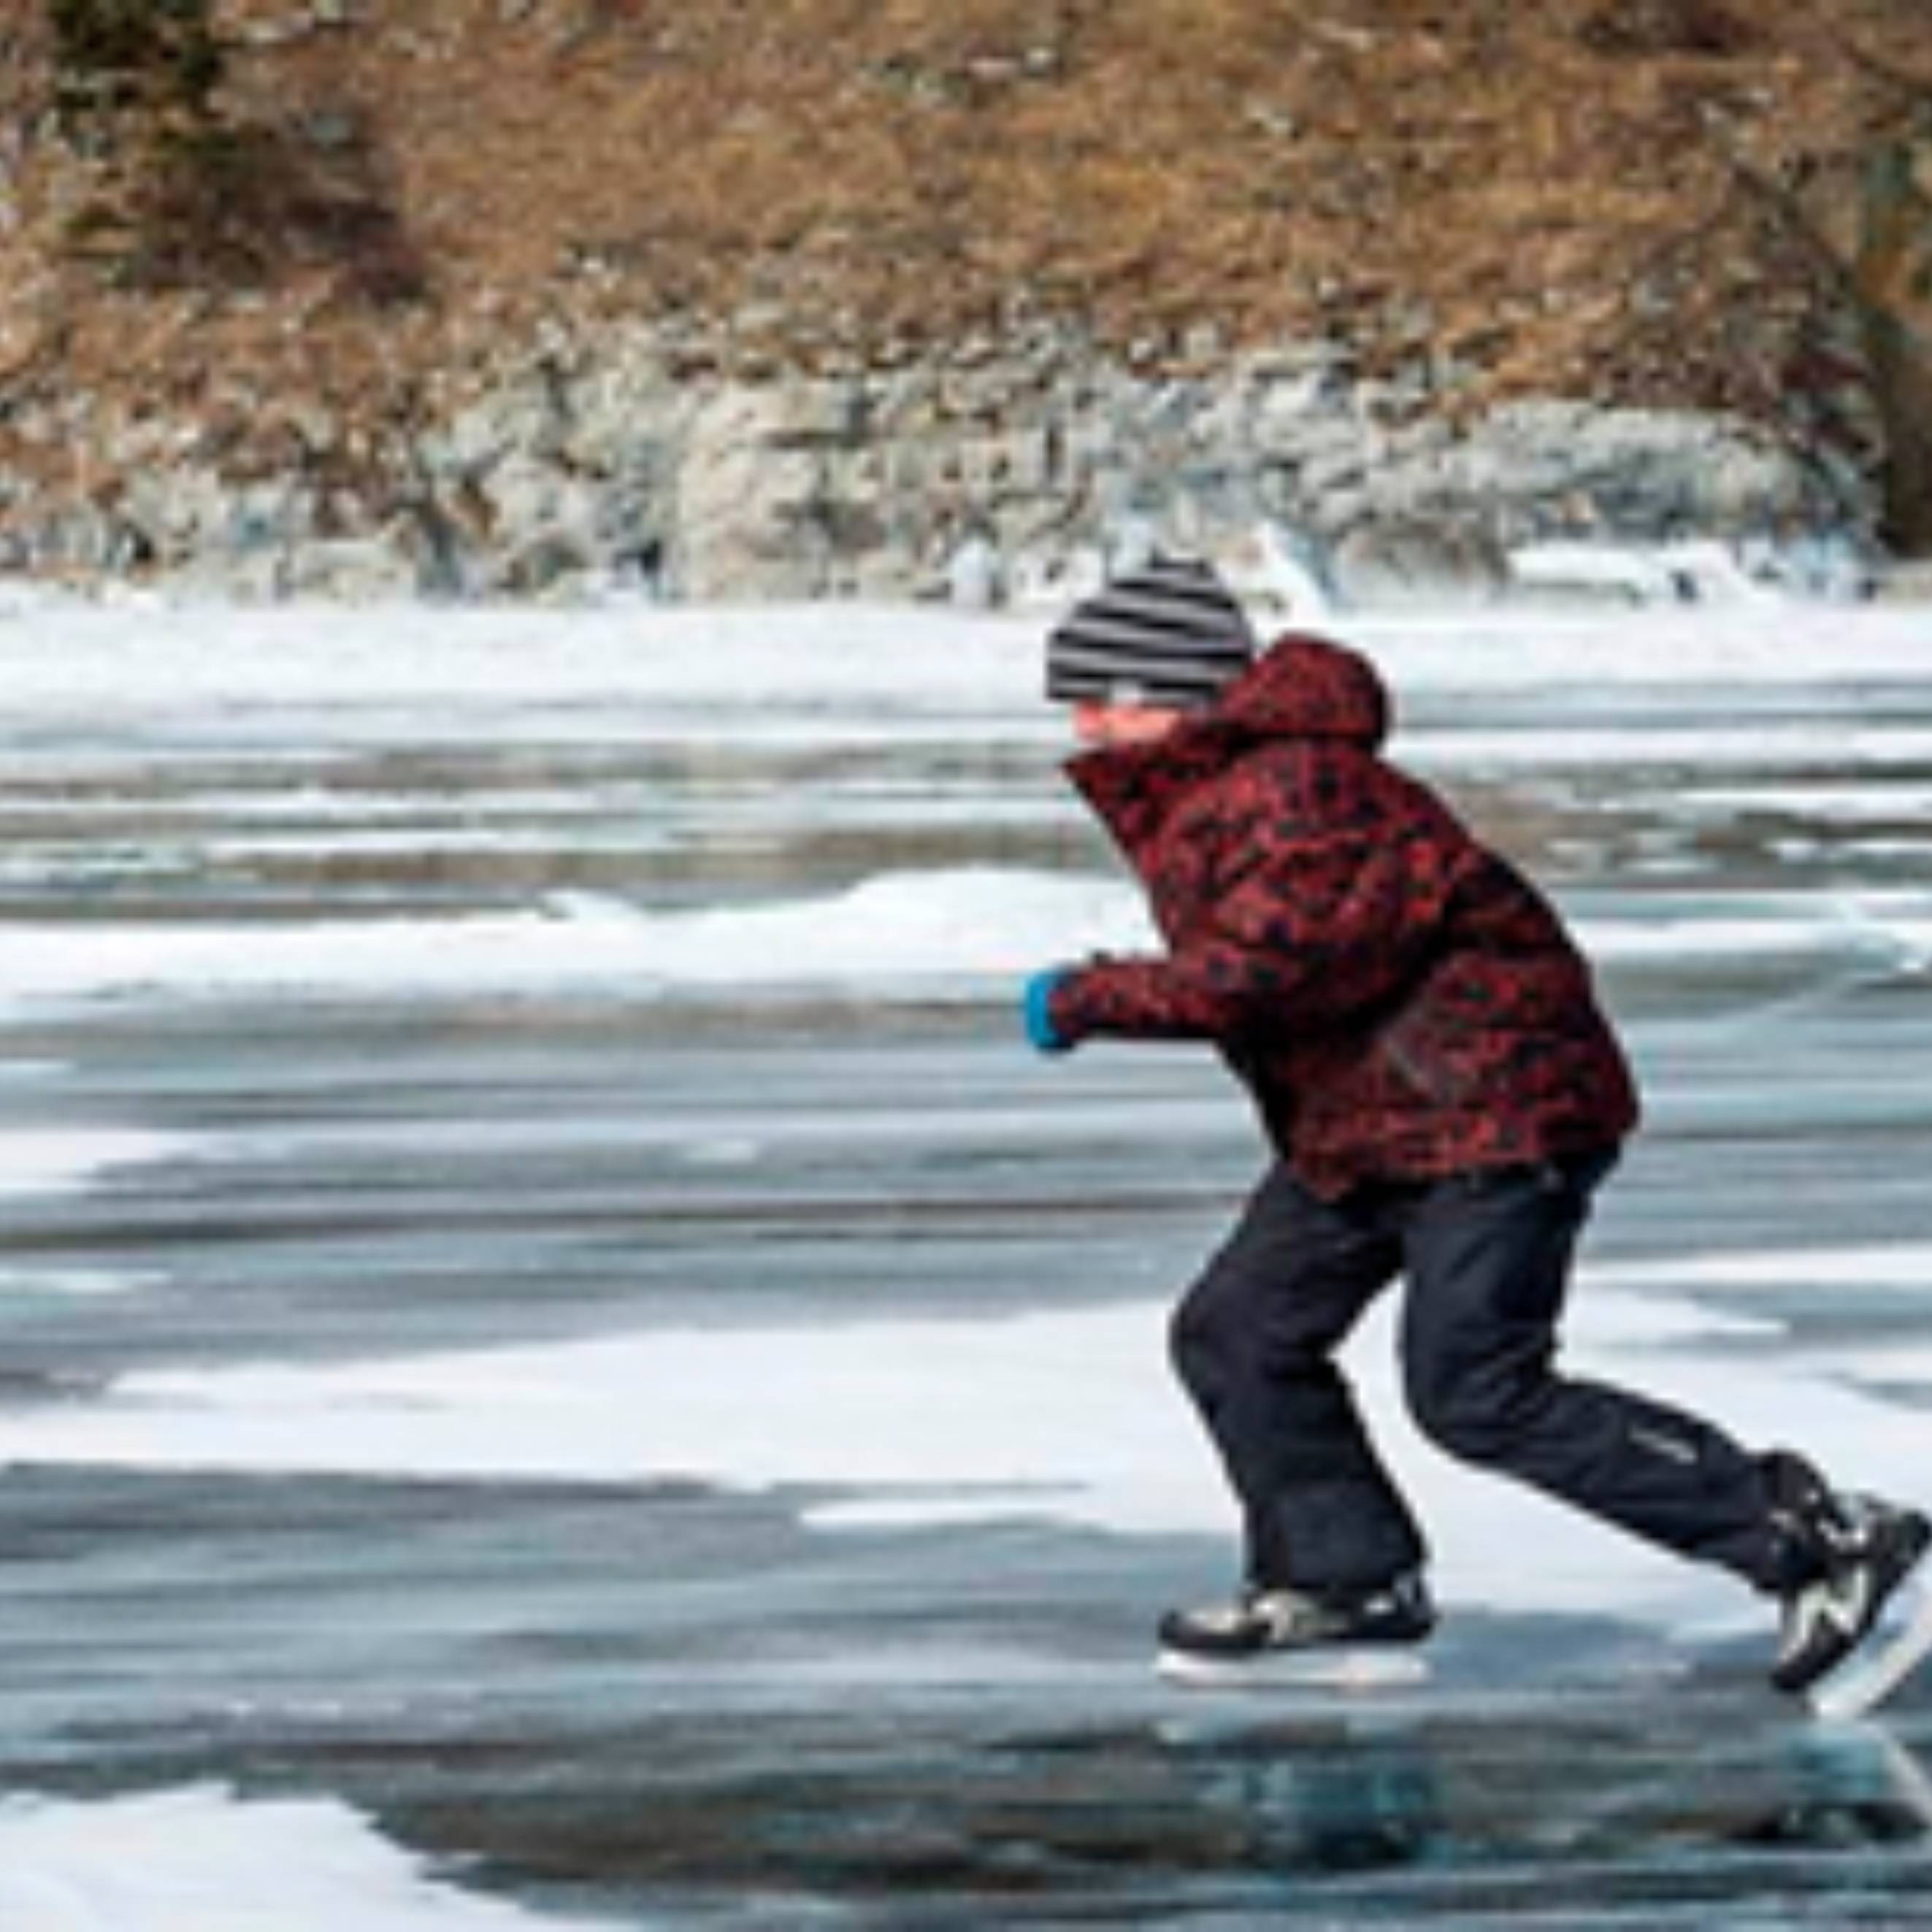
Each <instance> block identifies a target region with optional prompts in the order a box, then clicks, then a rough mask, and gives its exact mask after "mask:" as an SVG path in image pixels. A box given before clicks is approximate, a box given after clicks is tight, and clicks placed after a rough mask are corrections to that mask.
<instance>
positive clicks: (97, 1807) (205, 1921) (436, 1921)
mask: <svg viewBox="0 0 1932 1932" xmlns="http://www.w3.org/2000/svg"><path fill="white" fill-rule="evenodd" d="M631 1922H633V1923H634V1922H635V1921H631ZM565 1923H566V1921H562V1920H559V1919H554V1918H539V1917H538V1916H536V1915H534V1914H532V1913H531V1912H526V1911H524V1910H522V1909H520V1908H519V1907H517V1906H514V1905H511V1904H508V1903H503V1902H501V1901H499V1900H493V1899H489V1898H485V1897H480V1896H474V1895H471V1894H466V1893H463V1892H462V1891H458V1890H456V1889H455V1888H452V1887H451V1886H449V1885H444V1884H443V1883H440V1882H438V1881H437V1879H435V1878H434V1876H432V1875H431V1871H430V1870H429V1868H428V1866H427V1865H426V1864H425V1861H423V1860H422V1859H419V1858H415V1857H413V1856H411V1855H410V1854H409V1853H407V1852H404V1851H403V1850H402V1849H400V1848H399V1847H398V1846H395V1845H393V1844H392V1843H389V1842H388V1841H386V1840H385V1839H384V1838H382V1837H381V1836H380V1834H379V1833H377V1832H376V1831H375V1829H374V1828H373V1827H372V1826H370V1825H369V1824H368V1823H367V1822H366V1821H365V1820H364V1819H362V1817H359V1815H358V1814H356V1813H355V1812H354V1811H351V1810H350V1809H349V1808H348V1807H347V1806H346V1805H341V1804H338V1803H336V1802H332V1801H330V1800H326V1799H314V1800H302V1799H277V1800H273V1801H261V1802H245V1801H243V1800H242V1799H239V1798H237V1797H236V1796H235V1795H234V1794H233V1793H230V1792H229V1791H226V1790H223V1789H221V1788H220V1787H214V1786H206V1787H202V1786H196V1787H189V1788H187V1789H184V1790H172V1791H163V1792H158V1793H153V1794H151V1795H148V1796H140V1797H132V1798H117V1799H105V1800H101V1801H98V1802H70V1801H64V1800H59V1799H51V1798H41V1797H16V1798H11V1799H5V1800H4V1801H0V1926H5V1927H8V1928H9V1932H269V1928H271V1927H272V1928H273V1932H513V1928H531V1927H542V1926H544V1925H551V1926H556V1927H559V1928H561V1927H562V1926H563V1925H564V1924H565ZM568 1923H570V1924H576V1925H577V1926H580V1927H588V1926H589V1924H590V1923H591V1921H589V1920H585V1919H577V1920H573V1921H568Z"/></svg>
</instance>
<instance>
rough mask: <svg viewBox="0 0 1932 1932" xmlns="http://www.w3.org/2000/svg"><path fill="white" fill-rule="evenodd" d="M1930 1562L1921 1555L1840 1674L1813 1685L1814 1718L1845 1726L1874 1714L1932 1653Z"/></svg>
mask: <svg viewBox="0 0 1932 1932" xmlns="http://www.w3.org/2000/svg"><path fill="white" fill-rule="evenodd" d="M1928 1571H1932V1558H1928V1557H1921V1558H1920V1559H1919V1560H1918V1563H1917V1565H1915V1567H1914V1568H1912V1569H1911V1570H1910V1571H1907V1572H1906V1577H1905V1580H1904V1581H1903V1583H1900V1585H1899V1586H1898V1587H1897V1589H1895V1590H1894V1592H1892V1594H1891V1598H1890V1599H1889V1600H1888V1601H1887V1603H1886V1604H1885V1608H1884V1610H1882V1612H1880V1613H1879V1620H1878V1622H1877V1623H1876V1625H1874V1626H1873V1629H1872V1631H1871V1633H1870V1635H1869V1636H1867V1637H1866V1639H1865V1640H1864V1643H1861V1644H1860V1645H1859V1646H1858V1649H1856V1650H1855V1651H1854V1652H1852V1655H1850V1656H1849V1657H1848V1658H1846V1660H1845V1661H1844V1662H1843V1664H1840V1665H1839V1666H1838V1669H1837V1670H1834V1671H1833V1672H1832V1673H1831V1674H1830V1675H1829V1676H1827V1677H1826V1678H1824V1679H1822V1680H1821V1681H1820V1682H1818V1683H1817V1684H1815V1685H1813V1687H1812V1688H1811V1692H1810V1694H1809V1701H1810V1703H1811V1712H1812V1715H1814V1717H1817V1718H1824V1719H1826V1721H1829V1722H1832V1723H1840V1724H1841V1723H1844V1722H1846V1721H1849V1720H1852V1719H1854V1718H1862V1717H1864V1716H1865V1715H1867V1713H1868V1712H1872V1711H1874V1710H1876V1709H1877V1708H1878V1706H1879V1705H1880V1704H1882V1703H1884V1701H1885V1699H1886V1698H1888V1697H1890V1696H1891V1694H1892V1692H1893V1691H1895V1690H1896V1689H1897V1688H1898V1686H1899V1685H1900V1684H1902V1683H1903V1682H1904V1681H1905V1679H1906V1678H1907V1677H1908V1676H1910V1675H1911V1673H1912V1671H1913V1670H1914V1669H1915V1668H1916V1667H1917V1666H1918V1664H1921V1663H1922V1662H1923V1661H1924V1659H1925V1658H1926V1657H1927V1655H1928V1654H1932V1578H1929V1577H1928V1574H1927V1573H1928Z"/></svg>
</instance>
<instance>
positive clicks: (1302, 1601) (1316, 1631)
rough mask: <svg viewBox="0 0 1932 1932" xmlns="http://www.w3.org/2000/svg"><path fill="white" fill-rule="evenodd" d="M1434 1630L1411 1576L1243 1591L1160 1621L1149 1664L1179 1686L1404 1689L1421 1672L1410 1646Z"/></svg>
mask: <svg viewBox="0 0 1932 1932" xmlns="http://www.w3.org/2000/svg"><path fill="white" fill-rule="evenodd" d="M1435 1627H1436V1612H1435V1608H1434V1607H1433V1604H1431V1603H1430V1598H1429V1592H1428V1589H1427V1586H1425V1585H1424V1583H1423V1580H1422V1579H1421V1577H1419V1576H1414V1575H1412V1576H1406V1577H1397V1578H1396V1579H1395V1580H1394V1582H1392V1583H1388V1584H1386V1585H1385V1586H1382V1588H1380V1589H1374V1590H1356V1591H1325V1592H1320V1593H1319V1594H1317V1593H1313V1592H1303V1591H1300V1590H1289V1589H1277V1590H1249V1591H1246V1592H1244V1593H1243V1594H1242V1595H1241V1596H1240V1597H1238V1598H1236V1599H1235V1601H1234V1602H1232V1604H1214V1605H1212V1606H1211V1607H1208V1608H1206V1609H1203V1610H1175V1611H1171V1612H1170V1613H1169V1614H1168V1615H1167V1616H1166V1617H1164V1618H1163V1619H1161V1625H1160V1661H1159V1666H1158V1667H1159V1669H1160V1673H1161V1675H1162V1676H1164V1677H1168V1678H1171V1679H1173V1680H1174V1681H1175V1682H1178V1683H1184V1684H1196V1685H1242V1684H1250V1683H1252V1684H1282V1685H1336V1686H1338V1687H1340V1688H1369V1687H1371V1686H1374V1685H1393V1684H1412V1683H1415V1682H1418V1681H1419V1680H1420V1679H1422V1678H1424V1677H1425V1676H1427V1674H1428V1667H1427V1665H1426V1664H1424V1661H1422V1659H1421V1658H1420V1657H1418V1656H1417V1655H1415V1652H1414V1650H1413V1648H1412V1646H1415V1645H1417V1644H1419V1643H1421V1641H1422V1640H1423V1639H1424V1638H1425V1637H1427V1636H1428V1635H1429V1634H1430V1631H1432V1630H1433V1629H1434V1628H1435Z"/></svg>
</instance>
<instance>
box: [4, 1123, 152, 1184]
mask: <svg viewBox="0 0 1932 1932" xmlns="http://www.w3.org/2000/svg"><path fill="white" fill-rule="evenodd" d="M181 1147H182V1142H181V1139H180V1137H179V1136H175V1135H172V1134H152V1133H138V1132H135V1131H133V1130H107V1129H104V1130H92V1129H86V1128H76V1129H72V1130H59V1129H55V1128H46V1129H39V1128H36V1129H33V1130H18V1131H15V1130H9V1131H5V1132H0V1197H5V1196H15V1195H34V1194H73V1193H80V1192H81V1191H82V1190H85V1189H86V1188H89V1187H94V1186H97V1185H98V1184H99V1183H100V1182H101V1181H102V1180H103V1179H104V1178H107V1177H108V1176H110V1175H113V1173H114V1172H115V1171H116V1170H117V1169H122V1168H128V1167H137V1166H141V1165H142V1163H146V1162H150V1161H156V1160H164V1159H166V1158H168V1157H171V1156H172V1155H174V1154H178V1153H179V1152H180V1151H181Z"/></svg>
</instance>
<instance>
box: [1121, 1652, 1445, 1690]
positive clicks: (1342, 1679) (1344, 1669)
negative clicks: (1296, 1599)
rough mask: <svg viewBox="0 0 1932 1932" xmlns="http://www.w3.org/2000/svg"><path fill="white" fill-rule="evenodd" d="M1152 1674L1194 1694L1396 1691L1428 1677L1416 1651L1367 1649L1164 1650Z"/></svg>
mask: <svg viewBox="0 0 1932 1932" xmlns="http://www.w3.org/2000/svg"><path fill="white" fill-rule="evenodd" d="M1154 1669H1155V1670H1156V1672H1157V1673H1158V1674H1159V1675H1160V1676H1161V1677H1163V1679H1166V1681H1167V1682H1169V1683H1170V1684H1178V1685H1183V1686H1184V1687H1185V1688H1187V1689H1189V1690H1194V1691H1349V1692H1356V1691H1394V1690H1400V1689H1402V1688H1403V1687H1405V1686H1406V1685H1415V1684H1421V1683H1425V1682H1427V1681H1428V1677H1429V1661H1428V1659H1427V1658H1424V1657H1421V1656H1419V1655H1418V1654H1417V1653H1416V1652H1414V1651H1412V1650H1403V1649H1394V1648H1393V1647H1389V1646H1368V1645H1362V1646H1336V1647H1335V1648H1334V1649H1327V1648H1324V1649H1319V1650H1276V1651H1265V1652H1262V1654H1261V1655H1259V1656H1256V1657H1226V1658H1222V1657H1198V1656H1196V1655H1193V1654H1191V1653H1190V1652H1187V1651H1181V1650H1167V1649H1163V1651H1162V1652H1160V1655H1159V1656H1157V1658H1155V1660H1154Z"/></svg>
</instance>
